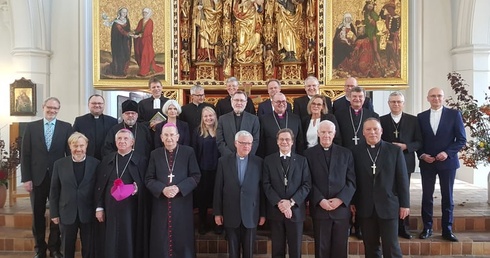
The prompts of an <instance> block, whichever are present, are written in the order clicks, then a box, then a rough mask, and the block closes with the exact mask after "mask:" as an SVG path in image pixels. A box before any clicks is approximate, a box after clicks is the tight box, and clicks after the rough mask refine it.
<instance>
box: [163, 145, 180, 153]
mask: <svg viewBox="0 0 490 258" xmlns="http://www.w3.org/2000/svg"><path fill="white" fill-rule="evenodd" d="M175 149H177V145H175V148H173V149H171V150H169V149H167V148H165V150H166V151H168V152H174V150H175Z"/></svg>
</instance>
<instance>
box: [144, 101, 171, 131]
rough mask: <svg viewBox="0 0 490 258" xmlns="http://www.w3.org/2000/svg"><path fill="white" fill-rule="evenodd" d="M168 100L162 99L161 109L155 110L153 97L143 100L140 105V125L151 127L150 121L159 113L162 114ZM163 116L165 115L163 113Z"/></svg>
mask: <svg viewBox="0 0 490 258" xmlns="http://www.w3.org/2000/svg"><path fill="white" fill-rule="evenodd" d="M167 100H168V98H165V97H164V96H161V97H160V108H159V109H154V108H153V96H152V97H149V98H146V99H143V100H141V101H140V102H139V103H138V121H137V122H138V123H142V124H144V125H146V126H147V127H148V126H149V125H150V119H151V118H152V117H153V116H154V115H155V114H156V113H157V112H160V113H162V107H163V105H165V102H167ZM162 114H163V113H162Z"/></svg>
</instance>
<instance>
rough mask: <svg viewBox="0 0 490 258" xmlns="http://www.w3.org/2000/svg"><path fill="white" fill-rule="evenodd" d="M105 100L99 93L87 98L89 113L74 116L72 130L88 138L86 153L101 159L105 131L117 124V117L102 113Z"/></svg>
mask: <svg viewBox="0 0 490 258" xmlns="http://www.w3.org/2000/svg"><path fill="white" fill-rule="evenodd" d="M104 106H105V100H104V97H102V96H101V95H99V94H94V95H92V96H90V97H89V98H88V109H89V111H90V113H88V114H85V115H83V116H79V117H77V118H75V123H73V131H76V132H80V133H83V134H84V135H85V136H86V137H87V138H88V146H87V155H88V156H92V157H95V158H96V159H98V160H102V153H101V152H102V147H103V146H104V140H105V137H106V135H107V132H109V130H110V129H111V128H112V127H113V126H115V125H116V124H117V119H115V118H114V117H112V116H109V115H104V114H103V112H104Z"/></svg>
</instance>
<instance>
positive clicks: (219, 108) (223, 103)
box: [216, 95, 255, 118]
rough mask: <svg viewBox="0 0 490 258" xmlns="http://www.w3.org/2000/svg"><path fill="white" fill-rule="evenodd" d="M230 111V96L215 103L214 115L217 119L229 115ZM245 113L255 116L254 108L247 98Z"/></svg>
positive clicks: (231, 109)
mask: <svg viewBox="0 0 490 258" xmlns="http://www.w3.org/2000/svg"><path fill="white" fill-rule="evenodd" d="M231 111H233V107H232V106H231V96H230V95H228V96H226V97H224V98H222V99H220V100H218V103H216V115H217V116H218V118H219V117H220V116H222V115H224V114H227V113H230V112H231ZM245 111H247V112H248V113H250V114H252V115H255V106H254V102H253V101H252V99H251V98H247V105H246V106H245Z"/></svg>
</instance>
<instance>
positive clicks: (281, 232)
mask: <svg viewBox="0 0 490 258" xmlns="http://www.w3.org/2000/svg"><path fill="white" fill-rule="evenodd" d="M268 224H269V226H270V229H271V239H272V257H273V258H284V257H286V241H287V244H288V254H289V257H290V258H298V257H301V240H302V237H303V221H300V222H293V221H291V220H290V219H286V218H284V219H283V220H268Z"/></svg>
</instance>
